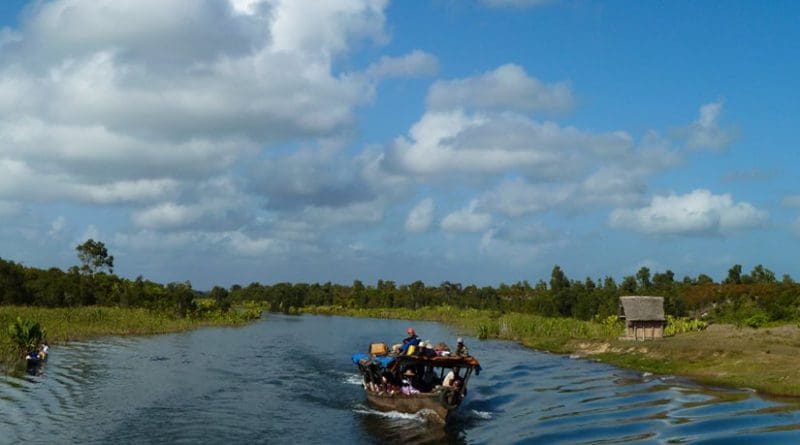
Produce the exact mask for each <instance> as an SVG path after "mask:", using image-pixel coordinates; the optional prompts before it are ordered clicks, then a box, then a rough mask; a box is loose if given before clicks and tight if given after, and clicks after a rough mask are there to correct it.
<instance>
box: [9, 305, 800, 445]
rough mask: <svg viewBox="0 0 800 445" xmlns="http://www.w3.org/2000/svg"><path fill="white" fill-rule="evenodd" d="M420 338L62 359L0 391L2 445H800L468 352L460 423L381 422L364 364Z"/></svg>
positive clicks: (133, 349)
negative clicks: (479, 368) (475, 367)
mask: <svg viewBox="0 0 800 445" xmlns="http://www.w3.org/2000/svg"><path fill="white" fill-rule="evenodd" d="M408 325H409V322H405V321H396V320H372V319H367V320H365V319H351V318H344V317H323V316H302V317H292V316H279V315H268V316H265V319H264V320H262V321H259V322H257V323H254V324H252V325H249V326H246V327H242V328H209V329H201V330H197V331H192V332H185V333H180V334H170V335H162V336H152V337H135V338H130V337H129V338H106V339H102V340H99V341H92V342H76V343H71V344H69V345H64V346H56V347H53V348H52V351H51V357H50V360H49V362H48V363H47V364H46V365H45V367H44V368H43V369H42V370H41V371H42V372H41V373H40V374H39V375H23V376H17V377H14V376H3V377H0V443H9V444H11V443H21V442H33V443H80V444H85V443H89V444H93V443H98V444H100V443H102V444H106V443H120V444H122V443H135V444H139V443H141V444H148V443H186V444H198V443H210V444H211V443H269V444H272V443H277V444H280V443H292V444H315V443H319V444H330V443H398V444H399V443H492V444H497V443H502V444H504V443H548V444H549V443H565V444H573V443H595V444H606V443H725V444H729V443H742V444H745V443H747V444H751V443H765V444H776V443H777V444H780V443H786V444H796V443H800V401H797V400H793V399H789V400H768V399H765V398H762V397H759V396H757V395H755V394H753V393H752V392H751V391H747V390H730V389H720V388H707V387H703V386H699V385H695V384H692V383H691V382H687V381H683V380H680V379H674V378H670V377H659V376H646V375H644V376H643V375H642V374H641V373H638V372H633V371H626V370H620V369H617V368H614V367H612V366H608V365H604V364H599V363H595V362H592V361H590V360H586V359H578V358H570V357H567V356H561V355H553V354H547V353H540V352H536V351H530V350H526V349H524V348H522V347H520V346H518V345H516V344H514V343H510V342H504V341H478V340H476V339H473V338H469V337H466V340H467V343H468V346H469V347H470V351H471V352H472V353H473V355H475V356H476V357H478V358H479V359H480V361H481V363H482V365H483V368H484V372H482V373H481V374H480V376H477V377H473V378H472V379H471V380H470V387H469V395H468V397H467V399H466V400H465V402H464V404H463V405H462V407H461V410H460V411H459V412H458V413H457V414H456V415H455V416H454V417H453V418H452V419H451V421H450V422H448V423H447V424H446V425H442V424H440V423H438V422H435V421H432V420H431V419H429V418H426V417H425V416H419V415H410V414H402V413H396V412H394V413H393V412H390V413H383V412H379V411H376V410H373V409H371V408H370V407H369V406H368V405H367V404H366V403H365V400H364V395H363V391H362V389H361V386H360V384H359V377H358V375H357V373H356V370H355V366H354V365H353V364H352V363H351V362H350V354H351V353H353V352H357V351H361V350H365V349H366V347H367V345H368V344H369V343H370V342H372V341H385V342H387V343H392V342H397V341H399V339H401V338H402V337H403V336H404V333H405V328H406V327H407V326H408ZM413 326H414V327H415V328H416V330H417V332H418V333H419V334H420V335H421V336H422V337H423V338H424V339H430V340H432V341H434V342H437V341H440V340H444V341H449V342H450V343H453V339H454V338H455V337H456V336H457V335H459V333H458V332H455V331H453V330H451V329H449V328H447V327H445V326H442V325H438V324H435V323H421V322H415V323H413Z"/></svg>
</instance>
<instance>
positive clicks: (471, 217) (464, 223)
mask: <svg viewBox="0 0 800 445" xmlns="http://www.w3.org/2000/svg"><path fill="white" fill-rule="evenodd" d="M477 206H478V201H477V200H473V201H471V202H470V204H469V206H467V207H465V208H463V209H461V210H457V211H455V212H453V213H450V214H448V215H447V216H445V217H444V219H442V222H441V227H442V230H444V231H446V232H481V231H483V230H486V229H487V228H489V225H490V224H491V223H492V215H491V214H489V213H485V212H481V211H478V210H477Z"/></svg>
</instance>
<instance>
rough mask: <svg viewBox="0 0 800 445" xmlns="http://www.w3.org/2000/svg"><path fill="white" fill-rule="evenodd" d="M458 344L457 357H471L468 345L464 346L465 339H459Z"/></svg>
mask: <svg viewBox="0 0 800 445" xmlns="http://www.w3.org/2000/svg"><path fill="white" fill-rule="evenodd" d="M456 343H457V344H456V357H469V349H467V345H465V344H464V339H463V338H461V337H458V340H456Z"/></svg>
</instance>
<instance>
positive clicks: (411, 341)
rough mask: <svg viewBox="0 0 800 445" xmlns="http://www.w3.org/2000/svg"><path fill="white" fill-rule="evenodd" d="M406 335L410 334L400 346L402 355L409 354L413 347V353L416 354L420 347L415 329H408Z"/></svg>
mask: <svg viewBox="0 0 800 445" xmlns="http://www.w3.org/2000/svg"><path fill="white" fill-rule="evenodd" d="M406 334H408V336H407V337H406V338H404V339H403V344H402V345H401V346H400V355H406V354H408V353H409V352H408V350H409V349H410V348H411V347H412V346H413V349H411V350H412V353H413V352H416V349H417V346H419V337H417V333H416V332H414V328H408V329H406Z"/></svg>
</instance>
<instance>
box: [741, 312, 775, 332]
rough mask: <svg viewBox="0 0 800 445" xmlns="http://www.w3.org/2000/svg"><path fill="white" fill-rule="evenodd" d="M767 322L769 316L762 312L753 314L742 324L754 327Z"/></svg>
mask: <svg viewBox="0 0 800 445" xmlns="http://www.w3.org/2000/svg"><path fill="white" fill-rule="evenodd" d="M767 323H769V317H768V316H767V314H764V313H758V314H755V315H753V316H751V317H749V318H747V319H746V320H745V321H744V324H746V325H747V326H750V327H751V328H756V329H757V328H760V327H762V326H764V325H766V324H767Z"/></svg>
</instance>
